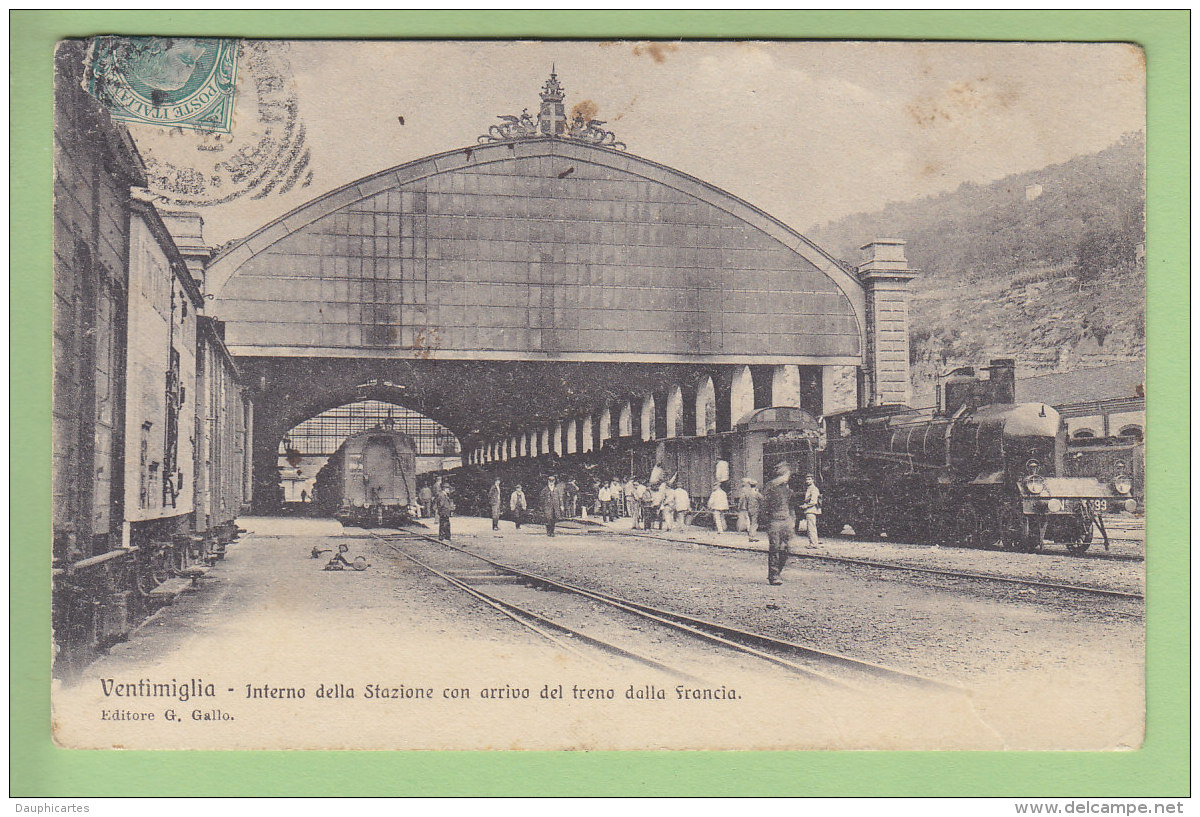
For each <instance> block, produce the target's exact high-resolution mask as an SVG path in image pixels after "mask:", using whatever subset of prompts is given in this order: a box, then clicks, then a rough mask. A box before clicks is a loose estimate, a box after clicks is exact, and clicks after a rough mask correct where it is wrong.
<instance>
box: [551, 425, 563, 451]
mask: <svg viewBox="0 0 1200 817" xmlns="http://www.w3.org/2000/svg"><path fill="white" fill-rule="evenodd" d="M551 442H552V443H553V444H554V453H555V454H558V456H560V457H561V456H562V454H563V424H562V423H555V424H554V439H553V440H552V441H551Z"/></svg>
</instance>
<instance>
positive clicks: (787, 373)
mask: <svg viewBox="0 0 1200 817" xmlns="http://www.w3.org/2000/svg"><path fill="white" fill-rule="evenodd" d="M771 405H772V406H792V407H794V408H799V407H800V367H799V366H797V365H795V364H791V363H786V364H783V365H780V366H776V367H775V368H774V369H773V370H772V371H771Z"/></svg>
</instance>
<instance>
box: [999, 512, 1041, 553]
mask: <svg viewBox="0 0 1200 817" xmlns="http://www.w3.org/2000/svg"><path fill="white" fill-rule="evenodd" d="M1000 544H1001V546H1002V547H1003V548H1004V549H1005V550H1014V551H1017V552H1018V553H1034V552H1036V551H1038V550H1041V547H1042V525H1041V524H1040V523H1039V522H1038V521H1037V520H1036V519H1032V518H1030V517H1028V516H1026V515H1025V514H1023V513H1021V511H1020V509H1019V508H1017V507H1016V506H1015V505H1008V504H1006V505H1005V506H1004V507H1003V508H1002V509H1001V511H1000Z"/></svg>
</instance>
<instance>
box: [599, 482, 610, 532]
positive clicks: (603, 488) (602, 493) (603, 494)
mask: <svg viewBox="0 0 1200 817" xmlns="http://www.w3.org/2000/svg"><path fill="white" fill-rule="evenodd" d="M596 501H597V502H599V503H600V518H601V519H602V520H604V521H605V522H611V521H612V520H611V519H610V518H609V515H610V513H611V511H612V488H610V487H609V484H608V483H607V482H604V481H603V480H602V481H601V482H600V490H599V491H597V492H596Z"/></svg>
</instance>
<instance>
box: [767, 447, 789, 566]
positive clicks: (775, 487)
mask: <svg viewBox="0 0 1200 817" xmlns="http://www.w3.org/2000/svg"><path fill="white" fill-rule="evenodd" d="M791 476H792V469H791V468H790V467H789V466H788V464H787V463H786V462H781V463H779V464H778V465H776V466H775V478H774V479H772V480H771V482H770V483H768V485H767V490H766V491H765V492H764V493H763V503H762V505H763V513H764V514H765V515H766V517H767V542H768V543H769V545H770V546H769V549H768V550H767V581H768V582H769V583H771V584H783V579H781V578H780V574H782V573H783V566H784V565H785V564H787V557H788V545H789V543H790V542H791V540H792V525H793V522H792V489H791V488H790V487H789V486H788V480H789V479H790V478H791Z"/></svg>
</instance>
